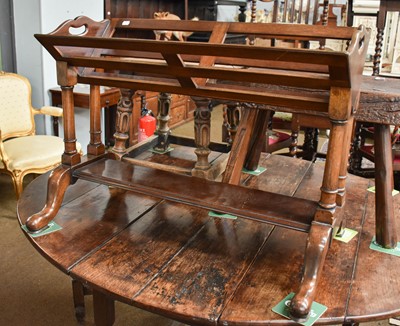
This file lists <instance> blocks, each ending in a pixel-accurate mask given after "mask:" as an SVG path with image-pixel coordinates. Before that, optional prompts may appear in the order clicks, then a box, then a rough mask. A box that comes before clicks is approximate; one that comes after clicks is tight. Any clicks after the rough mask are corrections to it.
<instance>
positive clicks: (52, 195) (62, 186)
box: [26, 165, 71, 232]
mask: <svg viewBox="0 0 400 326" xmlns="http://www.w3.org/2000/svg"><path fill="white" fill-rule="evenodd" d="M70 184H71V169H70V168H69V167H66V166H63V165H60V166H59V167H57V168H56V169H54V170H53V171H52V172H51V174H50V176H49V180H48V182H47V199H46V205H45V206H44V208H43V209H42V210H41V211H40V212H39V213H36V214H34V215H32V216H30V217H29V218H28V219H27V221H26V227H27V228H28V230H29V231H32V232H36V231H40V230H41V229H43V228H45V227H46V226H47V224H49V222H51V221H52V220H53V219H54V217H55V216H56V215H57V213H58V210H59V209H60V207H61V204H62V201H63V199H64V194H65V191H66V190H67V188H68V186H69V185H70Z"/></svg>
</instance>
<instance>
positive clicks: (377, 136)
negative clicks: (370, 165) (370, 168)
mask: <svg viewBox="0 0 400 326" xmlns="http://www.w3.org/2000/svg"><path fill="white" fill-rule="evenodd" d="M374 144H375V187H376V189H375V190H376V191H375V202H376V205H375V206H376V207H375V216H376V241H377V243H378V244H379V245H381V246H382V247H384V248H395V247H396V245H397V234H396V223H395V216H394V205H393V197H392V190H393V186H394V181H393V158H392V146H391V136H390V127H389V126H388V125H379V124H375V126H374Z"/></svg>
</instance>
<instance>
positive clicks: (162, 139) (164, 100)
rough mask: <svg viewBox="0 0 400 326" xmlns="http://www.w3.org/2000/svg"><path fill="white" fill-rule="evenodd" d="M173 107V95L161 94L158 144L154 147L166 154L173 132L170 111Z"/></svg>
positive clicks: (159, 98)
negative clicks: (170, 127) (169, 124)
mask: <svg viewBox="0 0 400 326" xmlns="http://www.w3.org/2000/svg"><path fill="white" fill-rule="evenodd" d="M170 107H171V94H169V93H160V94H159V95H158V116H157V122H158V123H157V130H156V132H155V134H156V135H158V139H157V144H156V145H155V146H154V148H153V149H154V150H155V151H156V152H160V153H165V152H167V151H168V150H169V135H170V134H171V130H170V129H169V126H168V122H169V119H170V117H169V110H170Z"/></svg>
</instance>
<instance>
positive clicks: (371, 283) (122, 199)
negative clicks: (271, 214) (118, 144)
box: [18, 156, 400, 325]
mask: <svg viewBox="0 0 400 326" xmlns="http://www.w3.org/2000/svg"><path fill="white" fill-rule="evenodd" d="M261 165H262V166H265V167H266V168H267V170H266V172H264V173H263V174H262V175H260V176H258V177H256V176H250V175H243V178H242V180H243V185H244V186H246V187H253V188H257V189H261V190H265V191H271V192H277V193H280V194H285V195H288V196H294V197H298V198H305V199H311V200H318V199H319V187H320V183H321V181H320V180H321V177H322V174H323V167H322V166H321V165H318V164H310V163H309V162H307V161H302V160H298V159H292V158H286V157H281V156H270V157H263V159H262V161H261ZM46 182H47V177H46V176H42V177H39V178H37V179H36V180H35V181H34V182H32V183H31V184H30V185H29V186H28V187H27V188H26V190H25V191H24V193H23V196H22V198H21V200H20V201H19V204H18V216H19V219H20V222H21V223H22V224H24V222H25V220H26V219H27V218H28V216H30V215H31V214H33V213H35V212H37V211H39V210H40V209H41V208H42V207H43V204H44V201H45V196H46V191H45V190H46ZM347 185H348V187H347V189H348V193H347V194H348V195H347V203H346V206H345V208H344V209H342V210H341V211H340V212H339V214H343V218H345V219H346V221H347V227H349V228H351V229H354V230H356V231H358V232H359V233H358V236H357V237H356V238H355V239H353V240H352V241H350V242H349V243H348V244H346V243H343V242H339V241H336V240H334V241H333V242H332V245H331V247H330V250H329V252H328V256H327V260H326V262H325V265H324V270H323V276H322V279H321V281H320V284H319V285H318V294H317V297H316V301H317V302H319V303H321V304H323V305H325V306H327V307H328V310H327V311H326V312H325V314H324V315H323V316H322V318H321V319H320V320H319V321H318V322H319V323H321V324H338V323H343V322H345V321H359V322H364V321H372V320H380V319H386V318H388V317H390V316H395V315H399V314H400V304H399V301H398V297H399V292H400V290H399V289H400V284H399V283H400V276H398V271H399V270H400V258H398V257H394V256H390V255H387V254H382V253H379V252H376V251H372V250H370V249H369V244H370V242H371V239H372V237H373V235H374V232H375V231H374V194H373V193H371V192H369V191H367V188H368V187H369V186H371V185H372V183H371V182H370V181H369V180H367V179H362V178H359V177H354V176H350V177H349V179H348V184H347ZM399 198H400V196H396V197H395V205H396V206H395V211H396V213H398V212H399V208H400V203H399ZM55 221H56V222H57V223H58V224H59V225H61V226H62V230H60V231H57V232H55V233H51V234H49V235H46V236H42V237H37V238H31V237H29V236H28V239H30V241H31V242H32V244H33V245H34V246H35V247H36V248H37V250H38V251H39V252H41V253H42V254H43V256H44V257H46V258H47V259H48V260H49V261H50V262H52V263H53V264H54V265H55V266H57V267H58V268H59V269H60V270H61V271H63V272H65V273H68V274H70V275H71V277H73V278H74V279H77V280H81V281H83V282H84V283H85V284H87V285H88V286H90V287H93V288H94V289H96V290H99V291H101V292H103V293H106V294H107V295H109V297H110V298H112V299H115V300H120V301H122V302H125V303H128V304H131V305H134V306H137V307H140V308H144V309H147V310H150V311H152V312H155V313H159V314H162V315H165V316H167V317H169V318H172V319H176V320H179V321H181V322H185V323H187V324H191V325H216V324H220V325H249V324H256V325H267V324H271V323H272V324H287V323H288V320H286V319H283V318H282V317H280V316H279V315H277V314H275V313H273V312H272V311H271V308H272V307H273V306H275V305H276V304H277V303H278V302H279V301H280V300H282V299H283V298H284V297H285V296H286V295H287V294H289V293H290V292H293V291H296V290H297V288H298V286H299V283H300V278H301V275H302V265H303V259H304V249H305V244H306V237H307V233H303V232H299V231H295V230H289V229H284V228H280V227H273V226H271V225H268V224H265V223H260V222H256V221H251V220H245V219H236V220H232V219H222V218H213V217H209V216H208V211H206V210H204V209H200V208H194V207H189V206H186V205H182V204H176V203H171V202H168V201H164V200H159V199H155V198H152V197H148V196H143V195H137V194H134V193H131V192H126V191H123V190H118V189H115V188H108V187H106V186H101V185H98V184H95V183H91V182H87V181H81V180H79V181H78V182H77V183H76V184H75V185H73V186H71V187H70V188H69V189H68V191H67V194H66V198H65V200H64V204H63V206H62V208H61V209H60V211H59V213H58V215H57V217H56V219H55ZM43 309H45V307H44V308H43Z"/></svg>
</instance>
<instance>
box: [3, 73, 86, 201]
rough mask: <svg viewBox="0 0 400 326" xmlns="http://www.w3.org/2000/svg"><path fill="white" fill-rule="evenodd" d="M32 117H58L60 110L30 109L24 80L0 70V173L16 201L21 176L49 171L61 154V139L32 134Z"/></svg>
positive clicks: (30, 105)
mask: <svg viewBox="0 0 400 326" xmlns="http://www.w3.org/2000/svg"><path fill="white" fill-rule="evenodd" d="M36 114H48V115H52V116H62V109H60V108H57V107H50V106H45V107H42V108H41V109H35V108H33V107H32V104H31V85H30V83H29V81H28V79H27V78H25V77H23V76H20V75H17V74H13V73H6V72H2V71H0V172H2V173H7V174H9V175H10V176H11V178H12V180H13V184H14V189H15V192H16V194H17V198H18V197H19V196H20V194H21V192H22V182H23V178H24V177H25V175H27V174H30V173H36V174H41V173H44V172H47V171H49V170H51V169H53V168H54V167H56V166H57V165H59V164H60V162H61V155H62V153H63V152H64V142H63V140H62V139H61V138H59V137H55V136H48V135H35V121H34V115H36ZM78 150H79V151H80V145H79V144H78Z"/></svg>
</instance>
